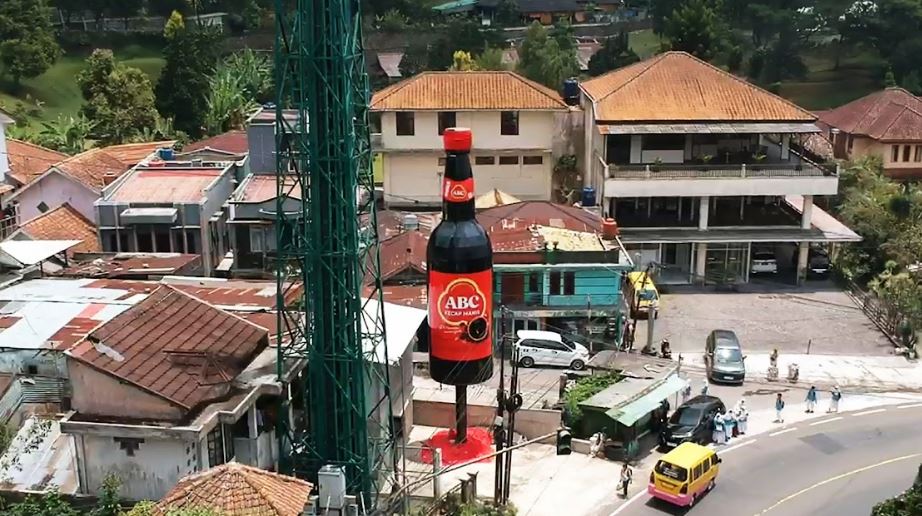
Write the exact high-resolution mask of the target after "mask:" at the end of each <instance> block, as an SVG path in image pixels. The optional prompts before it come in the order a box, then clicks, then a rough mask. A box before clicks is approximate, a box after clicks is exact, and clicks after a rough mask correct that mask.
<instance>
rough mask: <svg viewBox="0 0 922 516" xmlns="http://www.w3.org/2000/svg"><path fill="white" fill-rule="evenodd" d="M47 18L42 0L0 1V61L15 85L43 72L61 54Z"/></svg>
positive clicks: (46, 6) (49, 9) (45, 4)
mask: <svg viewBox="0 0 922 516" xmlns="http://www.w3.org/2000/svg"><path fill="white" fill-rule="evenodd" d="M51 17H52V9H51V7H50V6H49V5H48V2H47V1H46V0H3V1H0V64H2V66H3V73H4V74H5V75H6V76H7V77H9V78H10V79H11V80H12V81H13V83H14V84H15V85H16V86H18V85H19V83H20V81H21V80H22V79H23V78H29V77H37V76H38V75H41V74H42V73H44V72H45V70H47V69H48V68H50V67H51V65H52V64H54V62H55V61H56V60H57V59H58V57H59V56H60V55H61V47H60V46H58V42H57V41H56V40H55V37H54V30H53V27H52V25H51V19H52V18H51Z"/></svg>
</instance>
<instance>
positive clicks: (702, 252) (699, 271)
mask: <svg viewBox="0 0 922 516" xmlns="http://www.w3.org/2000/svg"><path fill="white" fill-rule="evenodd" d="M697 246H698V249H697V253H696V256H695V276H696V277H697V278H698V279H699V280H702V281H703V280H704V266H705V265H707V258H708V245H707V244H705V243H698V244H697Z"/></svg>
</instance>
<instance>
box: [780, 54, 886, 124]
mask: <svg viewBox="0 0 922 516" xmlns="http://www.w3.org/2000/svg"><path fill="white" fill-rule="evenodd" d="M804 63H805V64H806V65H807V68H808V69H809V72H808V73H807V76H806V77H805V78H804V79H803V80H802V81H786V82H784V83H782V84H781V95H782V96H783V97H785V98H788V99H790V100H791V101H793V102H794V103H796V104H797V105H799V106H802V107H804V108H807V109H812V110H820V109H829V108H833V107H837V106H841V105H842V104H845V103H848V102H850V101H852V100H855V99H857V98H860V97H863V96H864V95H867V94H868V93H871V92H873V91H876V90H879V89H880V88H881V87H882V86H883V84H882V83H883V75H884V72H883V62H882V61H881V60H880V59H879V58H878V57H876V56H875V55H873V54H872V53H870V52H866V51H856V52H850V53H847V54H846V55H844V56H843V57H842V59H841V62H840V63H839V68H838V69H836V68H835V60H834V58H833V55H832V48H831V47H829V46H826V47H819V48H816V49H813V50H811V51H810V52H808V53H807V54H805V55H804Z"/></svg>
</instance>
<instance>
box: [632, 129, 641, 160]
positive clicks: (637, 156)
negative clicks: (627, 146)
mask: <svg viewBox="0 0 922 516" xmlns="http://www.w3.org/2000/svg"><path fill="white" fill-rule="evenodd" d="M642 151H643V141H642V140H641V137H640V135H639V134H632V135H631V163H640V162H641V157H642V156H643V153H642Z"/></svg>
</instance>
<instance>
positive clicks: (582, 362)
mask: <svg viewBox="0 0 922 516" xmlns="http://www.w3.org/2000/svg"><path fill="white" fill-rule="evenodd" d="M515 335H516V337H518V340H517V341H516V342H515V349H516V350H517V351H518V353H519V364H520V365H521V366H522V367H532V366H534V365H552V366H563V367H569V368H570V369H574V370H576V371H579V370H581V369H583V368H585V367H586V362H588V361H589V350H588V349H586V347H585V346H583V345H582V344H577V343H575V342H568V341H565V340H564V339H563V337H561V336H560V334H559V333H557V332H553V331H537V330H519V331H517V332H516V334H515Z"/></svg>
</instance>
